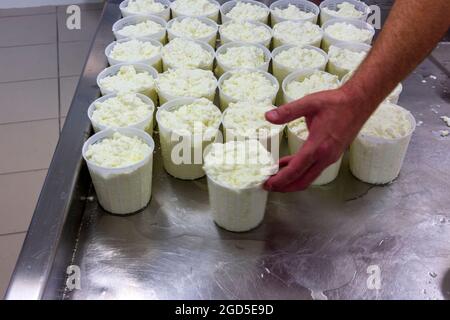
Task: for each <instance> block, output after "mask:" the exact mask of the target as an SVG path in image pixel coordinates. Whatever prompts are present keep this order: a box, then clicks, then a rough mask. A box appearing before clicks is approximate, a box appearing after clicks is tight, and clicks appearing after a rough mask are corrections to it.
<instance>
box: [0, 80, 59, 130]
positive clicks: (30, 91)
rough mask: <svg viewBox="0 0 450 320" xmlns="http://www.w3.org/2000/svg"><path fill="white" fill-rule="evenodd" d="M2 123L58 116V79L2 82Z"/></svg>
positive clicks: (0, 116) (0, 115)
mask: <svg viewBox="0 0 450 320" xmlns="http://www.w3.org/2000/svg"><path fill="white" fill-rule="evenodd" d="M0 101H1V104H2V106H1V108H0V124H3V123H8V122H19V121H31V120H41V119H50V118H57V117H58V79H41V80H32V81H22V82H9V83H0Z"/></svg>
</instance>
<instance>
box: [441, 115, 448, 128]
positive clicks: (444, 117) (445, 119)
mask: <svg viewBox="0 0 450 320" xmlns="http://www.w3.org/2000/svg"><path fill="white" fill-rule="evenodd" d="M441 119H442V121H444V122H445V124H446V125H447V127H450V117H447V116H441Z"/></svg>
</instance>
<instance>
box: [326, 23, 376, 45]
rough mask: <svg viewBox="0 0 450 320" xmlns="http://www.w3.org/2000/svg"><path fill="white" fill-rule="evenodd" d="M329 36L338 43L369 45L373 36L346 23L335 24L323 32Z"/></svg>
mask: <svg viewBox="0 0 450 320" xmlns="http://www.w3.org/2000/svg"><path fill="white" fill-rule="evenodd" d="M324 31H325V32H326V33H327V34H328V35H329V36H331V37H333V38H334V39H336V40H339V41H352V42H361V43H369V42H370V39H371V37H372V36H373V34H372V32H371V31H370V30H366V29H361V28H358V27H356V26H354V25H352V24H350V23H347V22H336V23H333V24H331V25H330V26H328V27H326V28H325V30H324Z"/></svg>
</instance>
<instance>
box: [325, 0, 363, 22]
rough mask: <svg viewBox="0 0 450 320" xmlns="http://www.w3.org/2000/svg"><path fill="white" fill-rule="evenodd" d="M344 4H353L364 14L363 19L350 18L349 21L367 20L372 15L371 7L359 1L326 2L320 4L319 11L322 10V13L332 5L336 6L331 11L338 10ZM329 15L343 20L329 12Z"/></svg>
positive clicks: (328, 0) (330, 0)
mask: <svg viewBox="0 0 450 320" xmlns="http://www.w3.org/2000/svg"><path fill="white" fill-rule="evenodd" d="M343 2H349V3H351V4H353V5H354V6H355V9H356V10H358V11H359V12H362V13H363V16H362V17H361V18H353V19H352V18H348V19H351V20H361V19H364V20H366V19H367V16H368V15H369V14H370V7H369V6H368V5H367V4H365V3H364V2H362V1H358V0H325V1H322V2H321V3H320V5H319V9H320V11H322V10H323V9H325V8H328V7H329V6H330V5H334V8H331V9H336V7H337V5H338V4H341V3H343ZM327 14H328V15H330V16H331V17H334V18H342V17H340V16H338V15H334V14H329V13H328V12H327Z"/></svg>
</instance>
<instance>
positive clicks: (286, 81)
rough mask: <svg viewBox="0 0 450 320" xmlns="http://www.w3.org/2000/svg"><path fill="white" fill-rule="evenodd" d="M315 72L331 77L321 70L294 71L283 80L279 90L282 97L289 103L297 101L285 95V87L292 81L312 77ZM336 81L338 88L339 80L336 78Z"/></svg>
mask: <svg viewBox="0 0 450 320" xmlns="http://www.w3.org/2000/svg"><path fill="white" fill-rule="evenodd" d="M315 72H320V73H327V74H330V75H332V74H331V73H329V72H326V71H322V70H317V69H301V70H296V71H294V72H292V73H290V74H289V75H287V77H286V78H284V80H283V83H282V84H281V90H282V92H283V95H284V96H285V97H287V98H288V100H289V101H294V100H297V99H294V98H292V97H290V96H289V95H288V94H287V93H286V86H287V85H288V84H289V83H291V82H292V81H294V80H304V79H305V78H306V77H308V76H310V75H312V74H313V73H315ZM332 76H334V75H332ZM337 81H338V84H339V86H340V85H341V81H340V80H339V78H338V80H337ZM299 99H301V98H299Z"/></svg>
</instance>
